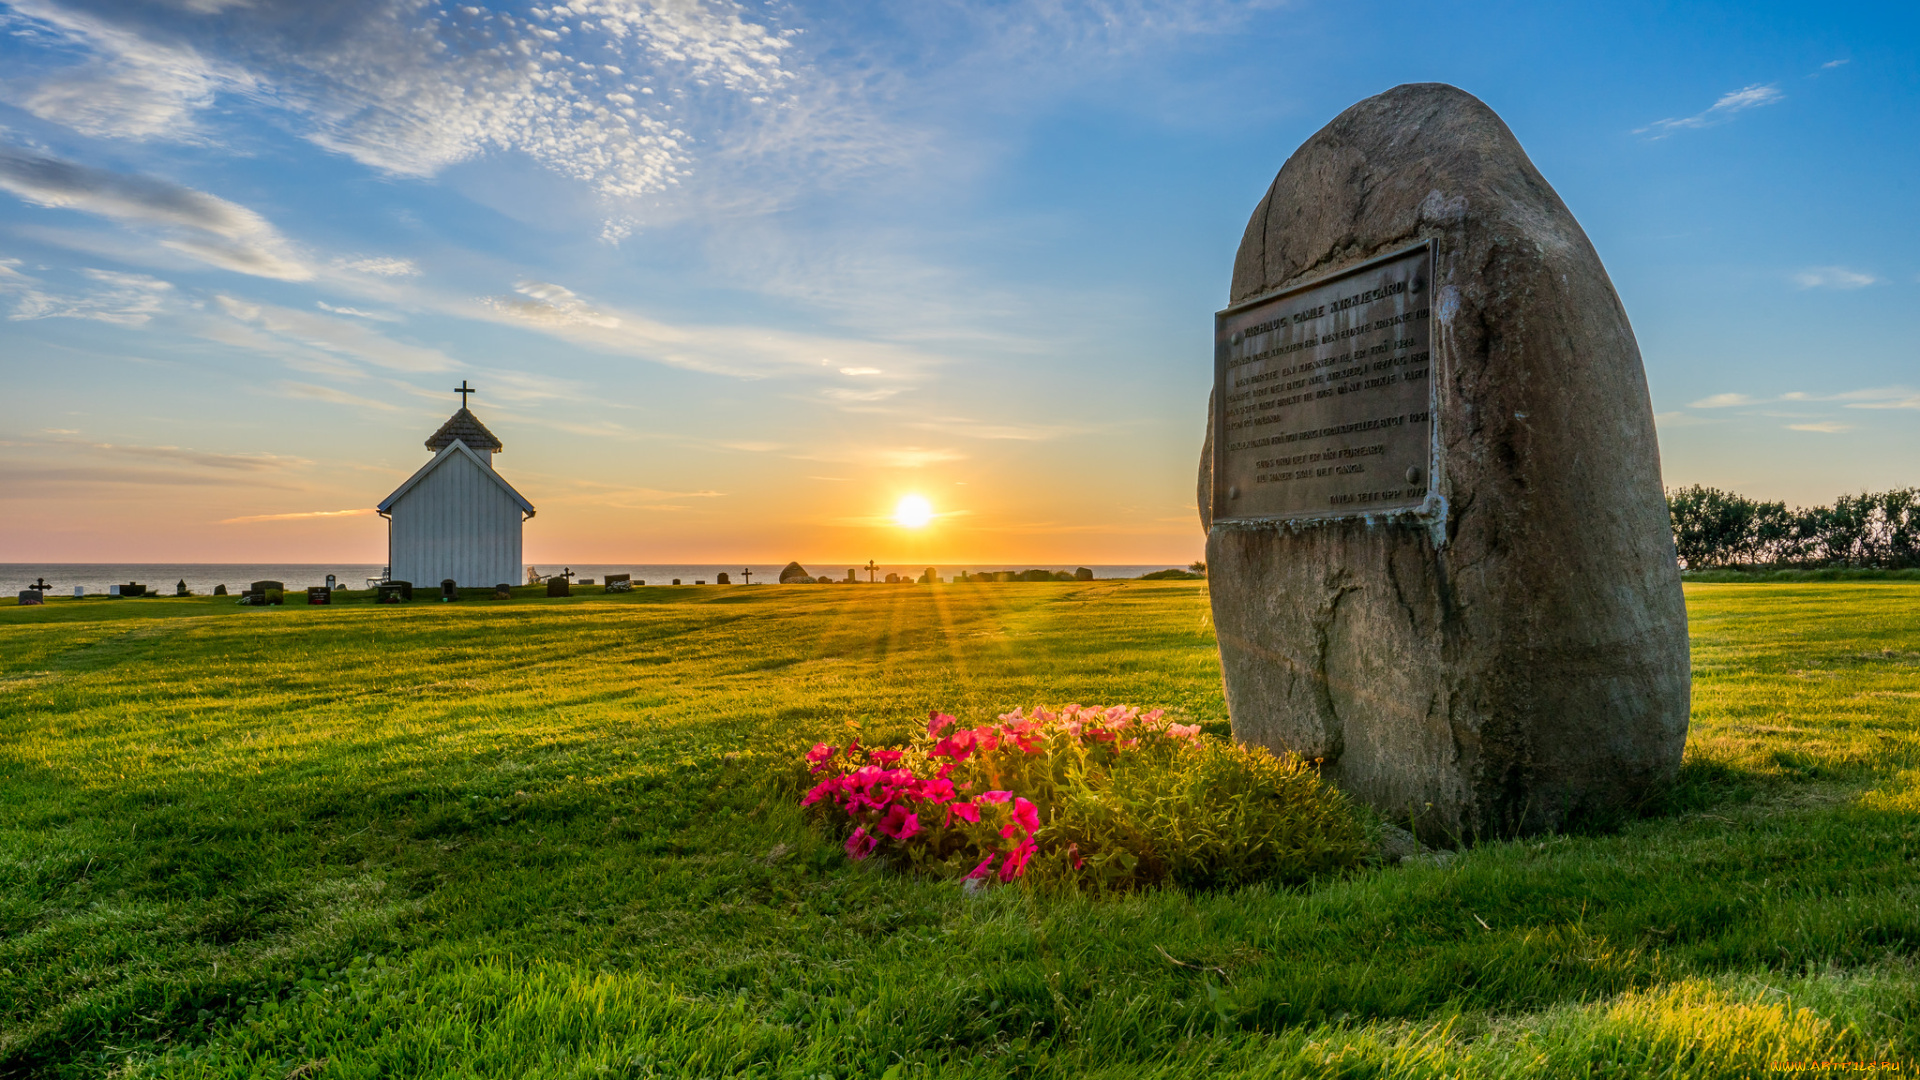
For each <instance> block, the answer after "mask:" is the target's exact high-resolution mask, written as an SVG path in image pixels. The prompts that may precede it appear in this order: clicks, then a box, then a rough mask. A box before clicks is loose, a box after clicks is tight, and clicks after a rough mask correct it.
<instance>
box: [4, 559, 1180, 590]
mask: <svg viewBox="0 0 1920 1080" xmlns="http://www.w3.org/2000/svg"><path fill="white" fill-rule="evenodd" d="M786 565H787V564H785V563H760V564H757V565H756V564H747V565H745V566H742V565H740V564H738V563H726V564H719V563H542V564H540V565H539V566H537V567H533V568H532V569H535V570H537V571H538V572H539V573H541V574H556V573H559V572H561V571H563V570H572V571H573V574H574V580H575V581H580V580H582V579H586V578H591V579H593V580H594V581H605V580H606V578H607V575H608V574H628V575H631V576H632V578H633V580H634V582H635V583H636V584H637V583H640V582H645V583H647V584H649V585H667V584H671V583H672V582H673V580H674V579H675V578H678V579H680V581H681V582H682V583H683V584H687V585H693V584H696V583H699V582H706V583H709V584H711V583H713V582H714V581H716V580H717V579H718V577H719V575H720V574H722V573H725V574H727V575H729V577H731V579H732V580H733V582H734V584H739V583H740V582H741V580H742V579H743V577H744V575H743V574H742V573H741V571H743V570H751V571H753V580H755V581H765V582H769V583H771V582H775V581H778V580H779V578H780V571H781V570H783V569H785V567H786ZM1078 565H1081V566H1086V567H1087V568H1088V569H1090V570H1092V571H1093V576H1094V577H1096V578H1132V577H1139V576H1140V575H1142V574H1145V573H1149V572H1151V571H1154V570H1165V569H1168V568H1169V567H1171V566H1174V565H1175V564H1172V563H1151V564H1141V565H1138V566H1132V565H1129V566H1094V565H1092V564H1089V563H1081V564H1078ZM806 566H807V572H808V573H810V574H814V575H816V576H826V577H832V578H835V579H836V580H844V579H845V578H846V576H847V571H848V570H856V571H857V572H858V578H859V580H861V581H865V580H867V569H866V564H865V563H855V562H845V563H837V562H835V563H825V562H823V563H808V564H806ZM384 569H385V568H384V567H381V566H371V565H367V564H364V563H0V596H12V595H14V594H15V593H17V592H18V591H19V590H21V589H28V588H32V587H33V586H34V585H36V584H37V583H39V582H41V581H44V582H46V584H47V595H49V596H72V595H74V590H75V589H76V588H77V589H84V590H85V591H86V592H85V594H86V595H88V596H95V595H100V594H104V593H106V592H108V591H109V586H113V585H145V586H146V587H147V591H148V592H150V593H155V592H157V593H159V594H161V595H163V596H171V595H172V594H173V592H174V590H175V588H177V587H178V584H179V583H180V582H183V581H184V582H186V584H187V591H188V592H192V593H196V594H200V595H205V594H207V593H211V592H212V591H213V587H214V586H215V585H225V586H226V587H227V591H228V592H231V593H238V592H241V591H244V588H245V587H246V586H247V585H250V584H252V583H253V582H256V581H278V582H280V583H282V584H283V585H285V586H286V587H287V588H288V589H304V588H306V587H308V586H311V585H325V584H326V583H327V576H328V575H329V574H331V575H333V579H334V582H335V583H336V584H337V585H339V586H341V587H343V588H351V589H364V588H366V587H367V586H368V583H369V582H372V581H377V580H379V578H380V574H381V572H382V571H383V570H384ZM933 569H934V572H935V573H936V574H938V575H939V576H940V577H941V578H944V579H947V580H952V578H953V577H954V576H955V575H957V574H959V573H960V572H962V571H965V572H967V573H969V574H978V573H987V572H992V571H1000V570H1014V571H1020V570H1065V571H1068V572H1069V573H1071V572H1072V571H1073V570H1074V569H1076V565H1075V564H1069V563H969V564H965V565H960V566H936V567H934V568H933ZM926 570H927V565H926V564H925V563H916V564H913V565H911V566H909V565H905V564H888V565H881V566H877V567H875V568H874V573H873V576H874V578H875V579H876V580H879V581H885V580H886V579H887V575H888V574H900V575H904V576H910V577H915V578H918V577H919V576H920V575H921V574H922V573H924V572H926ZM525 581H526V577H525V574H524V573H523V574H522V576H521V579H520V581H517V582H514V584H516V585H518V584H524V583H525ZM414 584H415V585H438V584H439V583H438V582H419V581H416V582H414ZM461 584H462V585H483V584H484V585H495V584H499V583H498V582H492V581H489V582H478V581H476V582H464V581H463V582H461Z"/></svg>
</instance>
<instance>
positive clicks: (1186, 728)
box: [1167, 724, 1200, 739]
mask: <svg viewBox="0 0 1920 1080" xmlns="http://www.w3.org/2000/svg"><path fill="white" fill-rule="evenodd" d="M1167 734H1168V735H1171V736H1173V737H1174V738H1176V739H1191V738H1193V737H1194V736H1195V735H1198V734H1200V725H1199V724H1168V725H1167Z"/></svg>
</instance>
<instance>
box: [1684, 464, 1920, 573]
mask: <svg viewBox="0 0 1920 1080" xmlns="http://www.w3.org/2000/svg"><path fill="white" fill-rule="evenodd" d="M1667 513H1668V515H1669V516H1670V517H1671V519H1672V522H1673V546H1674V548H1675V549H1676V550H1677V551H1678V552H1679V555H1680V560H1681V563H1682V564H1683V565H1684V566H1686V567H1687V568H1688V569H1690V570H1702V569H1706V568H1707V567H1712V566H1755V567H1805V568H1818V567H1841V566H1845V567H1873V568H1877V569H1887V570H1899V569H1905V568H1907V567H1916V566H1920V488H1901V489H1899V490H1896V491H1882V492H1878V493H1874V492H1862V493H1861V494H1859V495H1842V496H1841V497H1840V498H1838V499H1835V500H1834V503H1833V505H1832V506H1811V507H1806V508H1800V507H1795V508H1793V509H1791V510H1789V509H1787V504H1786V503H1783V502H1761V501H1759V500H1757V499H1749V498H1747V497H1746V496H1744V495H1738V494H1735V493H1734V492H1731V491H1721V490H1720V489H1719V488H1710V487H1702V486H1699V485H1695V486H1693V487H1684V488H1680V489H1678V490H1676V491H1669V492H1668V493H1667Z"/></svg>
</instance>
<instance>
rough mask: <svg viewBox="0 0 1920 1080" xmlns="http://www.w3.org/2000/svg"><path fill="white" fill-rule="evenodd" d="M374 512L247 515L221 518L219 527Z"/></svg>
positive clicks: (360, 515) (334, 511)
mask: <svg viewBox="0 0 1920 1080" xmlns="http://www.w3.org/2000/svg"><path fill="white" fill-rule="evenodd" d="M373 512H374V510H373V507H371V506H369V507H367V508H366V509H364V510H306V511H302V512H300V513H294V514H249V515H247V516H246V517H231V518H221V519H220V521H219V522H218V524H221V525H251V524H253V523H254V522H257V521H307V520H310V519H313V518H342V517H366V516H367V515H369V514H372V513H373Z"/></svg>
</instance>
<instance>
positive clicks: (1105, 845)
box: [801, 705, 1375, 890]
mask: <svg viewBox="0 0 1920 1080" xmlns="http://www.w3.org/2000/svg"><path fill="white" fill-rule="evenodd" d="M806 760H807V765H808V767H809V769H810V771H811V773H812V774H813V776H815V777H817V778H818V781H817V783H816V784H815V785H814V787H813V788H812V790H810V791H809V792H807V794H806V796H805V798H804V799H802V800H801V805H802V806H803V807H808V808H811V809H812V811H813V813H814V814H815V815H816V816H817V818H818V819H820V820H821V821H823V822H824V823H826V824H827V825H829V826H830V827H832V828H834V829H835V830H836V831H839V832H841V833H843V834H844V836H845V845H846V851H847V854H848V856H849V857H851V858H854V859H866V858H870V857H873V856H875V855H886V856H891V857H892V861H893V862H895V863H896V864H901V865H905V866H908V867H911V868H913V869H916V870H919V871H922V872H926V873H931V874H935V875H939V876H947V877H960V878H964V879H966V880H968V881H973V882H980V883H982V884H990V883H1010V882H1014V881H1029V882H1034V881H1038V882H1045V883H1062V884H1071V885H1074V886H1082V887H1089V888H1093V889H1097V890H1124V889H1131V888H1137V887H1142V886H1149V885H1156V884H1162V883H1174V884H1180V885H1188V886H1196V887H1202V886H1230V885H1237V884H1245V883H1249V882H1253V881H1263V880H1278V881H1301V880H1305V879H1307V878H1309V877H1312V876H1314V875H1316V874H1321V873H1328V872H1335V871H1340V870H1344V869H1348V868H1351V867H1356V866H1359V865H1361V864H1362V863H1363V862H1365V861H1366V860H1367V859H1368V858H1369V857H1370V856H1372V855H1373V854H1374V852H1375V843H1374V841H1373V839H1372V837H1371V836H1370V835H1369V834H1368V831H1367V829H1366V828H1365V826H1364V825H1363V824H1362V823H1361V821H1360V818H1359V817H1358V815H1357V814H1356V813H1355V812H1354V810H1353V807H1352V806H1351V805H1350V804H1349V803H1348V802H1347V800H1346V799H1345V797H1344V796H1342V795H1341V794H1340V793H1339V792H1338V791H1336V790H1334V789H1333V788H1331V787H1329V786H1327V785H1326V784H1323V783H1322V782H1321V781H1320V778H1319V776H1318V774H1317V773H1316V772H1315V771H1314V769H1313V767H1312V765H1310V764H1309V763H1307V762H1305V761H1302V760H1301V759H1299V758H1297V757H1293V756H1275V755H1273V754H1271V753H1269V752H1267V751H1266V750H1263V749H1260V748H1258V747H1248V746H1242V745H1239V744H1236V743H1232V742H1227V741H1224V740H1219V739H1213V738H1209V737H1207V736H1203V735H1201V733H1200V727H1199V725H1197V724H1180V723H1176V722H1174V721H1173V719H1172V718H1170V717H1168V716H1167V715H1166V714H1165V713H1163V712H1161V711H1159V710H1155V711H1152V712H1148V713H1144V714H1143V713H1142V712H1141V711H1140V710H1139V709H1137V708H1129V707H1123V706H1114V707H1111V708H1089V707H1083V706H1080V705H1069V706H1066V707H1065V708H1063V709H1060V710H1058V711H1049V710H1046V709H1035V710H1033V712H1032V713H1030V714H1028V713H1023V712H1022V711H1021V710H1017V709H1016V710H1015V711H1013V712H1011V713H1007V714H1005V715H1003V716H1001V717H1000V718H999V722H998V723H996V724H985V725H982V726H980V727H977V728H966V727H961V726H959V725H958V724H957V722H956V721H955V720H954V718H953V717H951V716H947V715H944V714H940V713H935V714H933V716H932V719H931V721H930V722H929V724H928V725H927V729H926V732H925V734H924V735H922V736H919V737H916V738H915V739H914V740H913V741H912V742H911V743H909V744H908V745H906V746H904V747H881V748H869V747H863V746H861V745H860V742H859V740H858V739H855V740H854V741H853V742H851V743H849V744H848V745H847V746H845V747H838V746H830V745H828V744H825V743H821V744H819V745H816V746H815V747H814V748H813V749H812V750H811V751H809V752H808V754H807V755H806Z"/></svg>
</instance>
